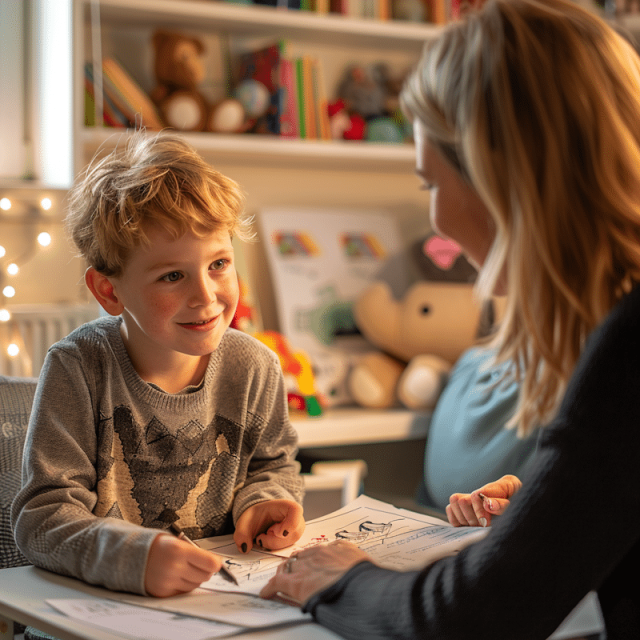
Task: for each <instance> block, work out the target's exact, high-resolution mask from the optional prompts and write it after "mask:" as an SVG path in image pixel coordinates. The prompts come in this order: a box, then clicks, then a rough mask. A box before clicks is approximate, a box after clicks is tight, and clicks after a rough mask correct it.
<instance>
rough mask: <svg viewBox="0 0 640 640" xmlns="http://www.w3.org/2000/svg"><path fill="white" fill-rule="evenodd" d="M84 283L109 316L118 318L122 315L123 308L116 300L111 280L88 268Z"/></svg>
mask: <svg viewBox="0 0 640 640" xmlns="http://www.w3.org/2000/svg"><path fill="white" fill-rule="evenodd" d="M84 281H85V283H86V284H87V287H89V291H91V293H92V294H93V296H94V298H95V299H96V300H97V301H98V303H99V304H100V306H101V307H102V308H103V309H104V310H105V311H106V312H107V313H108V314H109V315H112V316H119V315H120V314H121V313H122V311H123V309H124V306H123V305H122V303H121V302H120V300H119V299H118V296H117V294H116V290H115V289H114V287H113V283H112V282H111V278H108V277H107V276H105V275H102V274H101V273H100V272H99V271H96V270H95V269H94V268H93V267H89V268H88V269H87V270H86V271H85V274H84Z"/></svg>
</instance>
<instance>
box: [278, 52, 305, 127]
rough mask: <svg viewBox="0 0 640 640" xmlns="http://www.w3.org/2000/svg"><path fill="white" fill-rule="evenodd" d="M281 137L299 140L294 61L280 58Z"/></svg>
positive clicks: (284, 57) (283, 57)
mask: <svg viewBox="0 0 640 640" xmlns="http://www.w3.org/2000/svg"><path fill="white" fill-rule="evenodd" d="M280 88H281V92H280V136H281V137H283V138H299V137H300V128H299V124H298V122H299V114H298V83H297V79H296V69H295V64H294V62H293V60H292V59H291V58H289V57H287V56H283V55H281V56H280Z"/></svg>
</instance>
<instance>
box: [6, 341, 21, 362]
mask: <svg viewBox="0 0 640 640" xmlns="http://www.w3.org/2000/svg"><path fill="white" fill-rule="evenodd" d="M7 353H8V354H9V355H10V356H11V357H12V358H15V357H16V356H17V355H18V354H19V353H20V347H19V346H18V345H17V344H16V343H15V342H12V343H11V344H10V345H8V346H7Z"/></svg>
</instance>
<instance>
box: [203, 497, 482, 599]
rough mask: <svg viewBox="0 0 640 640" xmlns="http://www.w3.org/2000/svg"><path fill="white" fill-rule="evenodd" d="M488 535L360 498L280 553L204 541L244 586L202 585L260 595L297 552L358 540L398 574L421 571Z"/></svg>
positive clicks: (217, 581) (226, 539)
mask: <svg viewBox="0 0 640 640" xmlns="http://www.w3.org/2000/svg"><path fill="white" fill-rule="evenodd" d="M486 534H487V530H486V529H482V528H480V527H464V528H455V527H452V526H450V525H449V524H447V523H445V522H444V521H442V520H439V519H438V518H433V517H431V516H427V515H423V514H420V513H414V512H413V511H407V510H406V509H398V508H397V507H394V506H392V505H390V504H387V503H385V502H381V501H380V500H375V499H373V498H369V497H368V496H360V497H358V498H356V500H354V501H353V502H351V503H349V504H348V505H346V506H345V507H343V508H342V509H339V510H338V511H335V512H333V513H330V514H328V515H326V516H323V517H321V518H316V519H315V520H310V521H309V522H307V526H306V529H305V532H304V534H303V535H302V537H301V538H300V540H298V542H297V543H295V544H294V545H292V546H290V547H287V548H286V549H282V550H280V551H277V552H273V553H268V552H265V551H256V550H252V551H250V552H249V553H248V554H241V553H239V552H238V550H237V548H236V545H235V544H234V542H233V538H232V536H220V537H216V538H205V539H203V540H198V545H200V546H201V547H202V548H204V549H209V550H210V551H213V552H214V553H217V554H219V555H221V556H223V557H224V558H225V562H226V563H227V568H228V569H229V570H230V571H231V572H232V573H233V574H234V575H235V576H236V577H237V578H238V583H239V584H238V586H235V585H232V584H229V583H228V582H227V581H225V580H224V579H223V578H221V577H219V576H218V575H214V576H213V577H212V578H211V580H209V581H208V582H205V583H203V584H202V585H201V586H202V587H203V588H205V589H217V590H221V591H235V592H241V593H253V594H258V593H260V590H261V589H262V587H263V586H264V585H265V584H266V583H267V582H268V581H269V579H270V578H271V577H272V576H273V575H274V574H275V572H276V570H277V567H278V565H279V564H280V563H281V562H283V561H284V558H286V557H289V556H290V555H291V554H292V553H293V552H295V551H300V550H302V549H305V548H307V547H312V546H315V545H318V544H325V543H328V542H331V541H333V540H337V539H344V540H350V541H352V542H354V543H355V544H357V545H358V546H359V547H360V548H361V549H364V550H365V551H367V552H368V553H369V554H370V555H371V556H372V557H373V558H374V559H375V560H376V562H377V563H378V564H380V565H381V566H384V567H387V568H389V569H396V570H398V571H403V570H409V569H417V568H419V567H423V566H425V565H427V564H429V563H431V562H435V561H436V560H437V559H438V558H442V557H444V556H447V555H454V554H456V553H458V552H459V551H460V550H461V549H463V548H464V547H466V546H467V545H468V544H471V543H472V542H474V541H476V540H479V539H480V538H482V537H484V536H485V535H486Z"/></svg>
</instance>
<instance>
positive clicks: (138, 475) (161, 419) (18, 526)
mask: <svg viewBox="0 0 640 640" xmlns="http://www.w3.org/2000/svg"><path fill="white" fill-rule="evenodd" d="M243 205H244V199H243V196H242V194H241V192H240V191H239V189H238V186H237V185H236V183H235V182H233V181H232V180H230V179H228V178H226V177H225V176H223V175H221V174H220V173H218V172H217V171H215V170H214V169H213V168H211V166H209V165H208V164H207V163H205V162H204V160H203V159H202V158H201V157H200V156H199V155H198V154H197V153H196V152H195V151H194V150H193V149H192V148H191V147H190V146H189V145H187V144H186V143H185V142H184V141H183V140H182V139H181V138H180V137H178V136H175V135H172V134H167V133H161V134H157V135H154V136H152V137H150V136H147V135H145V134H144V133H143V132H137V133H136V134H134V135H133V136H132V137H131V139H130V140H129V142H128V143H127V145H126V148H125V149H124V150H122V151H119V150H116V151H114V152H113V153H111V154H110V155H109V156H107V157H106V158H104V159H103V160H101V161H99V162H96V163H94V164H93V165H92V166H91V167H90V168H89V169H88V170H87V172H86V175H85V176H84V178H83V179H82V180H81V181H79V183H78V184H77V185H76V187H75V188H74V190H73V191H72V193H71V196H70V209H69V214H68V216H67V220H66V222H67V226H68V229H69V231H70V233H71V236H72V238H73V241H74V243H75V245H76V246H77V248H78V250H79V252H80V254H81V255H82V256H83V257H84V258H85V260H86V261H87V263H88V265H89V268H88V269H87V271H86V276H85V281H86V284H87V286H88V288H89V289H90V291H91V292H92V294H93V295H94V296H95V298H96V300H97V301H98V302H99V303H100V305H101V306H102V307H103V309H104V310H105V311H106V312H107V313H108V314H109V316H108V317H103V318H99V319H98V320H95V321H93V322H91V323H88V324H86V325H84V326H82V327H80V328H79V329H77V330H76V331H74V332H72V333H71V334H70V335H69V336H68V337H67V338H65V339H63V340H62V341H60V342H58V343H57V344H56V345H54V346H53V347H52V348H51V349H50V351H49V354H48V355H47V359H46V362H45V364H44V366H43V369H42V372H41V375H40V379H39V383H38V390H37V393H36V398H35V402H34V408H33V413H32V418H31V422H30V425H29V432H28V435H27V441H26V444H25V450H24V461H23V486H22V489H21V491H20V493H19V494H18V496H17V497H16V500H15V502H14V504H13V510H12V517H13V527H14V534H15V538H16V542H17V544H18V546H19V547H20V549H21V550H22V552H23V553H24V554H25V556H26V557H27V558H28V559H29V560H30V561H31V562H33V564H35V565H38V566H41V567H44V568H46V569H49V570H52V571H56V572H58V573H63V574H67V575H71V576H75V577H77V578H80V579H82V580H85V581H87V582H90V583H94V584H101V585H104V586H106V587H108V588H110V589H114V590H123V591H132V592H135V593H146V594H151V595H156V596H167V595H172V594H176V593H182V592H186V591H190V590H192V589H193V588H195V587H197V586H198V585H199V584H201V583H202V582H203V581H205V580H207V579H208V578H209V577H210V576H211V575H212V574H213V573H215V572H216V571H218V570H219V569H220V566H221V559H220V558H219V557H218V556H215V555H213V554H211V553H209V552H205V551H203V550H201V549H198V548H196V547H194V546H193V545H189V544H188V543H186V542H184V541H182V540H179V539H177V538H175V537H173V536H171V535H170V534H168V533H167V532H166V530H167V529H168V527H169V526H170V525H171V524H173V523H175V524H177V525H179V526H180V527H181V528H182V529H183V530H184V531H185V533H186V534H187V535H188V536H190V537H191V538H195V539H197V538H201V537H205V536H211V535H218V534H225V533H230V532H232V531H234V539H235V542H236V544H237V545H238V548H239V549H240V550H241V551H244V552H246V551H248V550H249V549H250V548H251V547H252V546H253V544H254V542H255V543H257V544H259V545H262V546H264V547H266V548H270V549H278V548H282V547H285V546H288V545H290V544H292V543H293V542H295V541H296V540H297V539H298V538H299V537H300V535H301V533H302V531H303V529H304V521H303V518H302V508H301V506H300V501H301V498H302V483H301V478H300V476H299V473H298V471H299V465H298V463H297V462H295V453H296V444H297V440H296V435H295V432H294V430H293V428H292V427H291V424H290V422H289V419H288V413H287V402H286V391H285V387H284V381H283V377H282V372H281V369H280V367H279V365H278V361H277V358H276V356H275V354H274V353H272V352H271V351H269V350H268V349H267V348H266V347H264V346H263V345H261V344H260V343H259V342H258V341H257V340H255V339H253V338H251V337H250V336H248V335H246V334H243V333H240V332H238V331H234V330H233V329H230V328H229V325H230V323H231V320H232V318H233V315H234V313H235V309H236V305H237V302H238V281H237V275H236V270H235V266H234V251H233V247H232V243H231V239H232V237H233V236H234V235H235V236H238V237H240V238H244V239H246V238H248V233H249V232H248V223H247V221H246V220H245V219H244V218H243V217H242V212H243Z"/></svg>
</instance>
